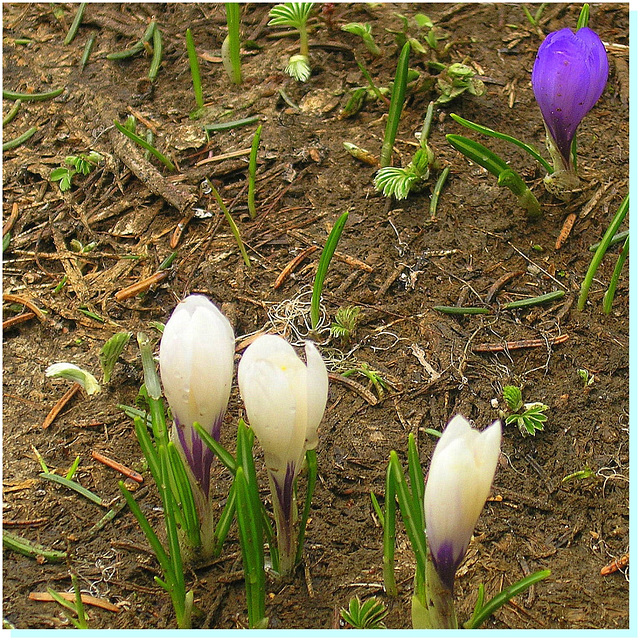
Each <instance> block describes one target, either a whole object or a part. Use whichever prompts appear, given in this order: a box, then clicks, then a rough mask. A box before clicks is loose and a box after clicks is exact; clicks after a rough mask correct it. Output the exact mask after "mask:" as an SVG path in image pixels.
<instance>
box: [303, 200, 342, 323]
mask: <svg viewBox="0 0 640 640" xmlns="http://www.w3.org/2000/svg"><path fill="white" fill-rule="evenodd" d="M348 217H349V212H348V211H345V212H344V213H343V214H342V215H341V216H340V217H339V218H338V219H337V220H336V223H335V224H334V225H333V229H331V233H329V235H328V236H327V241H326V243H325V245H324V249H323V250H322V254H321V255H320V261H319V262H318V270H317V272H316V278H315V280H314V282H313V292H312V294H311V309H310V314H311V326H312V328H313V330H314V331H317V329H318V325H319V324H320V298H321V297H322V287H323V285H324V279H325V277H326V275H327V271H328V270H329V263H330V262H331V258H333V254H334V252H335V250H336V247H337V246H338V241H339V240H340V236H341V235H342V230H343V229H344V225H345V224H347V218H348Z"/></svg>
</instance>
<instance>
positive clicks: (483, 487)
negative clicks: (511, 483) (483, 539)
mask: <svg viewBox="0 0 640 640" xmlns="http://www.w3.org/2000/svg"><path fill="white" fill-rule="evenodd" d="M501 434H502V429H501V425H500V422H499V421H497V422H494V423H493V424H492V425H491V426H490V427H488V428H487V429H485V430H484V431H483V432H480V431H476V430H475V429H473V428H472V427H471V426H470V425H469V423H468V422H467V420H465V418H463V417H462V416H460V415H457V416H455V417H454V418H453V419H452V420H451V421H450V422H449V424H448V425H447V427H446V429H445V430H444V432H443V434H442V436H441V438H440V440H439V441H438V444H437V445H436V448H435V450H434V452H433V457H432V459H431V466H430V468H429V477H428V479H427V486H426V488H425V494H424V508H425V522H426V530H427V540H428V543H429V548H430V550H431V556H432V558H433V563H434V565H435V569H436V571H437V573H438V575H439V577H440V579H441V580H442V582H443V584H444V585H446V586H447V587H448V588H449V589H450V590H453V580H454V577H455V573H456V569H457V568H458V566H460V563H461V562H462V559H463V557H464V554H465V552H466V550H467V547H468V546H469V541H470V540H471V535H472V534H473V528H474V527H475V524H476V521H477V520H478V517H479V516H480V512H481V511H482V507H483V506H484V503H485V501H486V499H487V497H488V495H489V490H490V488H491V482H492V481H493V476H494V473H495V470H496V465H497V463H498V456H499V454H500V438H501Z"/></svg>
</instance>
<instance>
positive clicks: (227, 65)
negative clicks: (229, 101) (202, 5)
mask: <svg viewBox="0 0 640 640" xmlns="http://www.w3.org/2000/svg"><path fill="white" fill-rule="evenodd" d="M224 6H225V11H226V14H227V35H226V37H225V39H224V41H223V42H222V50H221V54H220V55H221V56H222V64H223V66H224V70H225V71H226V72H227V75H228V76H229V78H230V80H231V82H233V83H234V84H240V83H241V82H242V67H241V63H240V5H239V4H238V3H237V2H225V3H224Z"/></svg>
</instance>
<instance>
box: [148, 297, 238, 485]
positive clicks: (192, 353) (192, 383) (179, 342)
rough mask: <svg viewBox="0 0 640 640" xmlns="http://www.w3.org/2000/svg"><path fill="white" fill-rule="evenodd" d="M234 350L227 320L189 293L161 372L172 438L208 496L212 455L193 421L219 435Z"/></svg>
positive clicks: (166, 340) (170, 331)
mask: <svg viewBox="0 0 640 640" xmlns="http://www.w3.org/2000/svg"><path fill="white" fill-rule="evenodd" d="M234 352H235V340H234V335H233V329H232V328H231V325H230V324H229V321H228V320H227V319H226V318H225V317H224V316H223V315H222V313H220V311H218V308H217V307H216V306H215V305H214V304H213V303H212V302H210V301H209V300H208V299H207V298H205V297H204V296H201V295H191V296H189V297H188V298H186V299H185V300H183V301H182V302H181V303H180V304H178V306H177V307H176V308H175V310H174V312H173V314H172V315H171V317H170V318H169V321H168V322H167V324H166V326H165V329H164V333H163V335H162V341H161V343H160V376H161V378H162V385H163V387H164V392H165V396H166V398H167V401H168V402H169V405H170V407H171V412H172V414H173V419H174V428H173V431H172V438H173V440H174V441H176V440H177V443H176V444H177V445H179V448H181V449H182V451H183V453H184V456H185V458H186V460H187V463H188V464H189V467H190V468H191V471H192V472H193V475H194V476H195V478H196V480H197V481H198V483H199V485H200V487H201V489H202V491H203V492H204V494H205V495H208V493H209V471H210V469H211V462H212V460H213V453H212V452H211V451H210V450H209V449H208V448H207V447H206V446H204V444H203V443H202V440H201V439H200V436H198V434H197V433H196V432H195V431H194V429H193V423H194V422H198V423H199V424H200V425H201V426H202V427H203V428H204V429H206V431H207V432H208V433H210V434H211V435H212V436H213V437H214V438H215V439H216V440H218V439H219V438H220V426H221V424H222V419H223V417H224V414H225V412H226V410H227V404H228V402H229V393H230V391H231V380H232V377H233V356H234ZM176 436H177V438H176Z"/></svg>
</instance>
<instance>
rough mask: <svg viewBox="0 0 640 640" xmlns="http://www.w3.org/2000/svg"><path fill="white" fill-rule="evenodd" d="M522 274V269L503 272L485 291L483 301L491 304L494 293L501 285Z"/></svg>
mask: <svg viewBox="0 0 640 640" xmlns="http://www.w3.org/2000/svg"><path fill="white" fill-rule="evenodd" d="M523 274H524V271H512V272H511V273H505V274H504V275H503V276H502V277H501V278H498V279H497V280H496V281H495V282H494V283H493V284H492V285H491V288H490V289H489V291H488V292H487V297H486V298H485V302H486V303H487V304H491V303H492V302H493V299H494V298H495V297H496V294H497V293H498V291H500V289H502V287H504V285H505V284H507V282H509V281H510V280H513V279H514V278H518V277H520V276H521V275H523Z"/></svg>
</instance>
